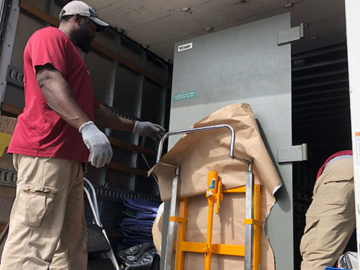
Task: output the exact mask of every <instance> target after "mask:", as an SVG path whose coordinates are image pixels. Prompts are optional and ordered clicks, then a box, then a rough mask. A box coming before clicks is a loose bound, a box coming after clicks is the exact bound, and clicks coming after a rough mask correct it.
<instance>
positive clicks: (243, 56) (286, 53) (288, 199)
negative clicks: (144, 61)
mask: <svg viewBox="0 0 360 270" xmlns="http://www.w3.org/2000/svg"><path fill="white" fill-rule="evenodd" d="M289 27H290V15H289V14H282V15H279V16H275V17H271V18H267V19H264V20H261V21H256V22H253V23H249V24H246V25H241V26H237V27H233V28H229V29H226V30H222V31H219V32H214V33H211V34H208V35H204V36H201V37H197V38H194V39H191V40H185V41H183V42H179V43H177V44H176V45H175V52H174V56H175V57H174V72H173V94H172V95H173V100H172V104H171V113H170V130H178V129H187V128H189V127H190V126H191V125H192V124H193V123H194V122H196V121H198V120H200V119H202V118H203V117H205V116H206V115H208V114H209V113H211V112H214V111H216V110H218V109H220V108H222V107H223V106H226V105H228V104H233V103H239V102H245V103H249V104H250V105H251V107H252V109H253V111H254V113H255V116H256V118H257V119H258V120H259V121H260V123H261V124H262V128H263V130H264V132H265V135H266V139H267V141H268V142H269V144H270V149H269V151H270V152H272V153H273V154H276V153H277V149H278V148H279V147H289V146H291V145H292V142H291V65H290V63H291V56H290V45H284V46H278V45H277V33H278V31H280V30H284V29H287V28H289ZM187 43H192V48H191V49H188V50H183V51H180V52H178V51H177V48H178V46H179V45H183V44H187ZM188 92H196V95H195V96H194V95H190V97H191V96H192V97H193V98H189V99H184V100H180V101H174V97H175V95H177V94H181V93H188ZM171 139H172V140H171ZM171 139H170V145H173V144H174V143H175V141H176V139H173V138H171ZM277 166H278V169H279V171H280V173H281V177H282V180H283V184H284V187H283V188H282V189H281V190H280V192H279V194H278V195H277V196H278V201H277V202H276V203H275V205H274V207H273V208H272V210H271V214H270V216H269V218H268V220H267V226H266V229H267V233H268V235H269V239H270V244H271V246H272V248H273V251H274V254H275V261H276V269H278V270H289V269H293V210H292V165H291V164H282V165H278V164H277ZM284 236H285V237H284Z"/></svg>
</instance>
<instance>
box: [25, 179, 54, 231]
mask: <svg viewBox="0 0 360 270" xmlns="http://www.w3.org/2000/svg"><path fill="white" fill-rule="evenodd" d="M19 188H20V191H19V192H20V194H19V201H18V207H22V208H23V213H22V214H21V213H20V216H18V220H19V221H20V222H21V223H22V224H23V225H25V226H28V227H39V226H40V225H41V222H42V220H43V218H44V215H45V213H46V211H48V210H49V207H51V205H52V202H53V200H54V196H55V194H56V192H57V190H56V189H55V188H52V187H47V186H32V185H23V186H20V187H19Z"/></svg>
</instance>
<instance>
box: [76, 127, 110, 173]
mask: <svg viewBox="0 0 360 270" xmlns="http://www.w3.org/2000/svg"><path fill="white" fill-rule="evenodd" d="M79 131H80V132H81V134H82V138H83V140H84V143H85V145H86V147H87V148H88V149H89V150H90V156H89V161H90V162H91V165H93V166H95V167H96V168H100V167H103V166H105V165H106V164H108V163H109V162H110V160H111V158H112V154H113V152H112V149H111V145H110V142H109V140H108V138H107V137H106V135H105V134H104V133H103V132H101V131H100V130H99V129H98V128H97V127H96V126H95V124H94V122H93V121H89V122H86V123H84V124H82V125H81V127H80V128H79Z"/></svg>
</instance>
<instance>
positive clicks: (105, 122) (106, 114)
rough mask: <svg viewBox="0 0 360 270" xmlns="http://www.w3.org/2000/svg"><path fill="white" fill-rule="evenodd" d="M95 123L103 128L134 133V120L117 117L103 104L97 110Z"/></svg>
mask: <svg viewBox="0 0 360 270" xmlns="http://www.w3.org/2000/svg"><path fill="white" fill-rule="evenodd" d="M95 122H96V123H97V124H99V125H101V126H102V127H106V128H110V129H112V130H119V131H125V132H132V131H133V129H134V124H135V122H134V121H132V120H128V119H126V118H123V117H120V116H117V115H116V114H115V113H114V112H112V111H111V110H110V109H108V108H106V107H105V106H104V105H101V104H100V107H99V108H98V109H97V110H95Z"/></svg>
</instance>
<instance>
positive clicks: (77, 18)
mask: <svg viewBox="0 0 360 270" xmlns="http://www.w3.org/2000/svg"><path fill="white" fill-rule="evenodd" d="M75 22H77V23H79V24H80V22H81V16H80V15H79V14H76V15H75Z"/></svg>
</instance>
